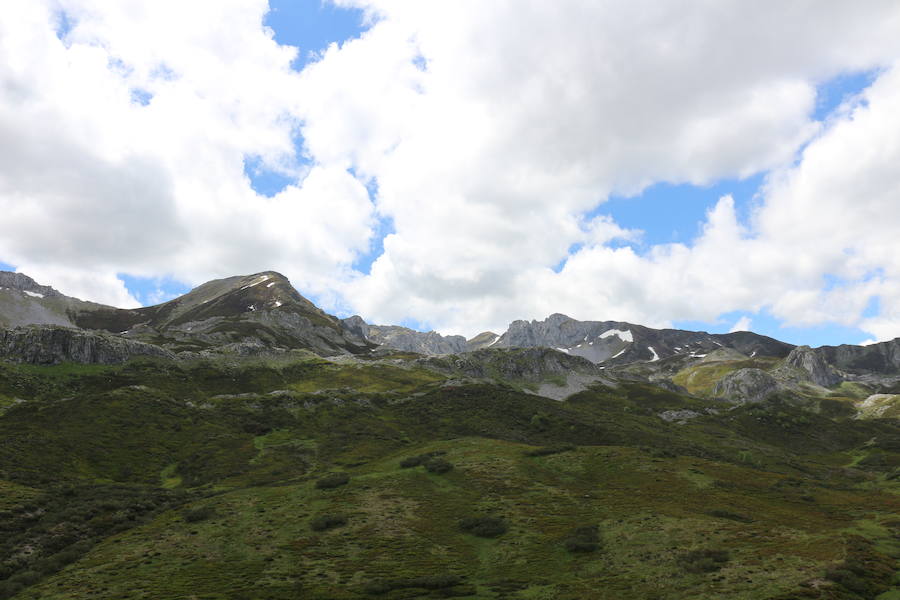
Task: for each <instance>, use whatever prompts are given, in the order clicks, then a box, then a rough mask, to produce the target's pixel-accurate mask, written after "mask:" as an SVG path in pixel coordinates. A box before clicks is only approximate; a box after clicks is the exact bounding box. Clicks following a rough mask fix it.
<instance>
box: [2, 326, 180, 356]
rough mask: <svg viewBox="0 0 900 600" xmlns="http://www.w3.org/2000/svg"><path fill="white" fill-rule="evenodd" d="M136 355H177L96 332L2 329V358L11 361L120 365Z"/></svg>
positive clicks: (66, 329) (34, 328)
mask: <svg viewBox="0 0 900 600" xmlns="http://www.w3.org/2000/svg"><path fill="white" fill-rule="evenodd" d="M137 356H159V357H165V358H174V355H173V354H172V353H170V352H168V351H166V350H164V349H162V348H160V347H159V346H154V345H153V344H146V343H144V342H138V341H135V340H128V339H124V338H121V337H115V336H110V335H105V334H102V333H98V332H95V331H84V330H80V329H72V328H68V327H54V326H44V325H42V326H33V327H17V328H15V329H0V358H2V359H4V360H8V361H10V362H20V363H30V364H41V365H53V364H58V363H61V362H75V363H91V364H118V363H123V362H125V361H127V360H128V359H130V358H134V357H137Z"/></svg>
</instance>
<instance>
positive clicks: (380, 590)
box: [365, 575, 462, 595]
mask: <svg viewBox="0 0 900 600" xmlns="http://www.w3.org/2000/svg"><path fill="white" fill-rule="evenodd" d="M461 581H462V578H461V577H459V576H458V575H426V576H424V577H412V578H408V579H380V580H378V581H373V582H372V583H370V584H369V585H367V586H366V587H365V592H366V593H367V594H372V595H380V594H386V593H388V592H391V591H394V590H407V589H415V588H419V589H425V590H446V589H447V588H452V587H453V586H455V585H458V584H459V583H460V582H461Z"/></svg>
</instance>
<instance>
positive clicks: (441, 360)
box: [420, 348, 602, 382]
mask: <svg viewBox="0 0 900 600" xmlns="http://www.w3.org/2000/svg"><path fill="white" fill-rule="evenodd" d="M420 362H421V363H422V364H423V365H424V366H426V367H429V368H433V369H436V370H438V371H442V372H445V373H447V374H452V375H463V376H466V377H475V378H501V379H513V380H522V381H534V382H538V381H542V380H544V379H546V378H547V377H551V376H555V375H566V374H568V373H581V374H588V375H597V376H599V375H600V374H601V373H602V371H600V369H599V368H598V367H597V366H596V365H594V364H593V363H591V362H590V361H589V360H586V359H584V358H581V357H580V356H570V355H568V354H565V353H563V352H558V351H556V350H551V349H550V348H514V349H493V348H491V349H485V350H476V351H474V352H465V353H463V354H457V355H453V356H446V357H429V358H423V359H422V360H421V361H420Z"/></svg>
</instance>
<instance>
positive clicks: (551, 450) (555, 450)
mask: <svg viewBox="0 0 900 600" xmlns="http://www.w3.org/2000/svg"><path fill="white" fill-rule="evenodd" d="M572 450H575V446H573V445H571V444H565V445H561V446H542V447H540V448H535V449H534V450H528V451H526V452H525V453H524V454H525V456H550V455H551V454H562V453H563V452H571V451H572Z"/></svg>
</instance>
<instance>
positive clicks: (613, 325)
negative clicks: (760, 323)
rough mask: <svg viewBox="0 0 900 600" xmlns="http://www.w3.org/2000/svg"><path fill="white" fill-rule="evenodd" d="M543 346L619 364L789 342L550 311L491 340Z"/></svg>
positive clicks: (771, 348) (753, 350) (754, 350)
mask: <svg viewBox="0 0 900 600" xmlns="http://www.w3.org/2000/svg"><path fill="white" fill-rule="evenodd" d="M539 346H545V347H550V348H556V349H557V350H562V351H564V352H567V353H569V354H573V355H576V356H583V357H585V358H587V359H588V360H590V361H591V362H594V363H601V362H602V363H605V364H610V365H622V364H628V363H634V362H640V361H644V362H655V361H658V360H661V359H665V358H670V357H672V356H691V357H698V358H700V357H703V356H706V355H707V354H709V353H711V352H714V351H716V350H718V349H720V348H723V347H724V348H732V349H734V350H735V352H737V353H740V354H744V355H748V356H757V355H758V356H777V357H779V358H781V357H784V356H786V355H787V354H788V353H789V352H790V351H791V349H792V348H793V346H791V345H790V344H785V343H783V342H779V341H778V340H774V339H772V338H768V337H765V336H762V335H757V334H755V333H751V332H746V331H744V332H738V333H729V334H724V335H716V334H709V333H706V332H703V331H683V330H679V329H651V328H649V327H643V326H641V325H634V324H633V323H625V322H621V321H578V320H575V319H572V318H569V317H567V316H566V315H562V314H559V313H557V314H553V315H550V316H549V317H547V318H546V319H544V320H543V321H514V322H513V323H511V324H510V326H509V329H508V330H507V331H506V333H504V334H503V335H502V336H501V337H500V339H499V340H498V341H497V342H496V344H495V347H498V348H530V347H539Z"/></svg>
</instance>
